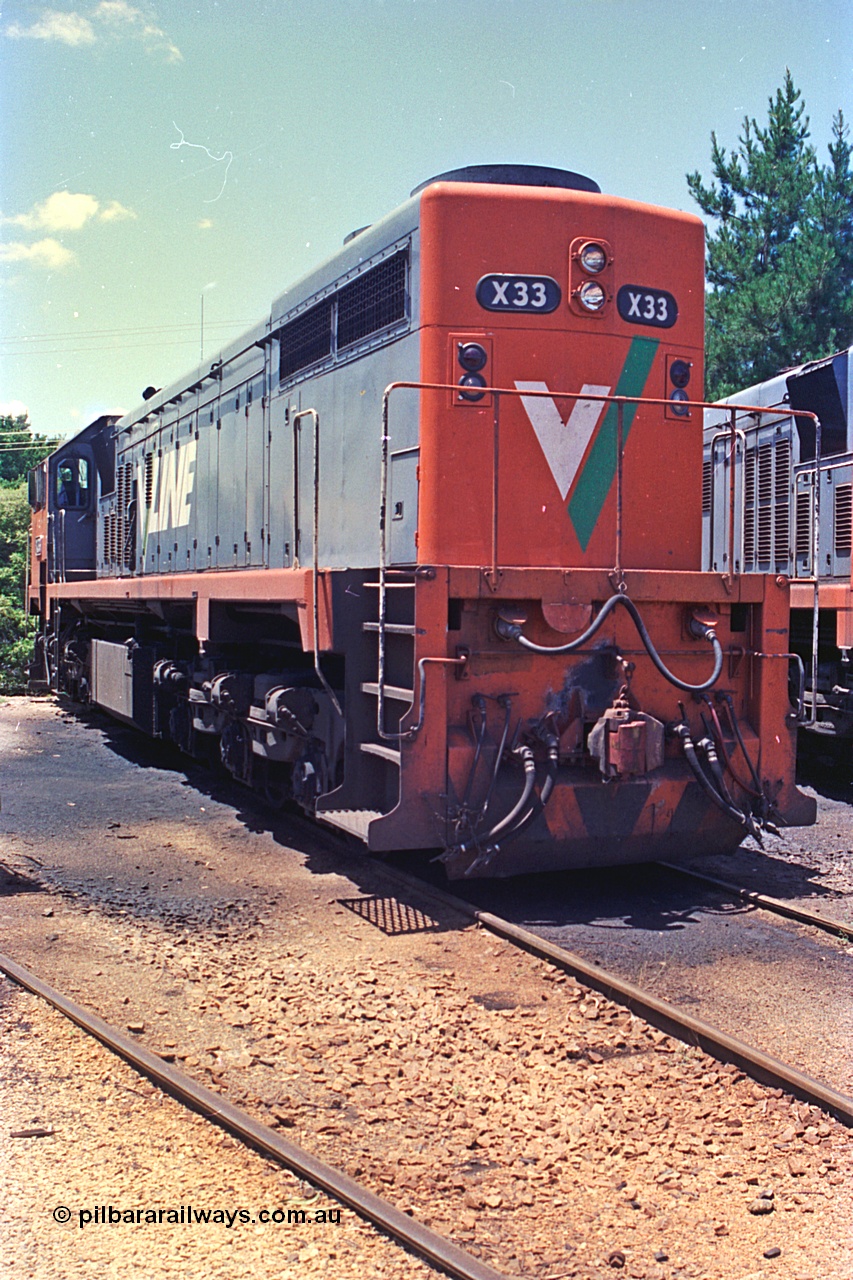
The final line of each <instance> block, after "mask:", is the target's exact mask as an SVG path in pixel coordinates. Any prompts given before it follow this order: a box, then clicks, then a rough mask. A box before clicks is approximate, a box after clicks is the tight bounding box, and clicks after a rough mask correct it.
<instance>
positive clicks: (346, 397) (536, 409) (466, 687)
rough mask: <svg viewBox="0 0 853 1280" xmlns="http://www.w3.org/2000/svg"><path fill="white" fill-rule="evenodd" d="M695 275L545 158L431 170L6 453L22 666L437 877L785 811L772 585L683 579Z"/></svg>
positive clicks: (635, 208)
mask: <svg viewBox="0 0 853 1280" xmlns="http://www.w3.org/2000/svg"><path fill="white" fill-rule="evenodd" d="M703 259H704V243H703V228H702V224H701V222H700V221H699V219H697V218H695V217H692V216H690V215H686V214H682V213H677V212H671V211H668V210H664V209H659V208H655V207H651V206H644V205H640V204H637V203H634V202H631V201H627V200H622V199H616V198H613V197H610V196H605V195H602V194H601V193H600V191H599V189H598V187H597V186H596V184H595V183H593V182H591V181H590V180H589V179H586V178H582V177H580V176H579V175H576V174H571V173H566V172H564V171H560V170H551V169H534V168H531V167H524V166H522V167H507V166H496V167H486V166H479V167H476V168H473V169H466V170H457V171H454V172H452V173H449V174H444V175H441V176H440V177H439V178H436V179H432V180H431V181H430V182H428V183H426V184H424V186H423V187H422V188H418V189H416V191H415V192H413V194H412V197H411V198H410V200H409V201H408V202H407V203H406V204H404V205H403V206H402V207H401V208H399V209H398V210H396V211H395V212H394V213H392V214H391V215H390V216H389V217H387V218H385V219H384V220H383V221H382V222H380V223H378V224H376V225H374V226H372V227H369V228H366V229H363V230H362V231H360V232H359V233H356V234H354V235H353V236H351V237H349V238H348V240H347V241H346V242H345V243H344V246H343V248H342V250H341V251H340V252H339V253H338V254H336V255H335V256H334V257H333V258H332V259H331V260H330V261H329V262H327V263H326V264H325V265H323V266H322V267H320V268H319V269H318V270H316V271H315V272H314V273H313V274H311V275H309V276H308V277H306V278H305V279H303V280H302V281H300V282H299V283H298V284H296V285H294V286H293V287H291V288H290V289H288V290H287V291H286V292H285V293H283V294H282V295H281V296H280V297H278V298H277V299H276V300H275V301H274V302H273V304H272V307H271V310H270V314H269V316H268V317H266V318H265V319H264V321H263V322H262V323H260V324H258V325H257V326H256V327H255V328H254V329H252V330H251V331H250V332H249V333H247V334H246V335H244V337H243V338H241V339H240V340H238V341H237V342H235V343H233V344H232V345H231V346H229V347H227V348H226V349H224V350H223V351H222V352H221V353H220V354H219V356H218V358H217V359H216V360H214V361H213V362H212V363H211V364H209V365H205V366H203V367H199V368H196V369H195V370H194V371H193V372H192V373H191V374H190V375H189V376H188V377H187V378H186V379H184V380H182V381H180V382H178V383H176V384H174V385H173V386H170V387H167V388H165V389H163V390H154V389H153V388H149V391H148V392H147V393H146V395H147V397H148V398H147V399H145V400H144V402H143V403H142V405H141V406H140V407H139V408H138V409H135V410H134V411H133V412H131V413H128V414H126V415H125V416H124V417H122V418H120V419H114V418H101V419H98V421H96V422H94V423H92V424H91V425H90V426H88V427H86V428H85V429H84V430H83V431H81V432H80V433H79V434H78V435H77V436H75V437H74V438H73V439H71V440H69V441H68V442H67V443H65V444H64V445H63V446H62V447H61V448H60V449H58V450H57V451H56V452H55V453H54V454H53V455H52V456H51V457H50V458H49V459H48V460H47V461H46V462H45V463H44V464H43V465H42V467H41V468H38V469H37V470H36V471H35V472H34V473H33V476H32V494H31V496H32V503H33V507H34V517H33V546H32V565H33V570H34V572H33V575H32V583H31V588H30V598H31V605H32V607H33V608H34V609H35V610H36V611H38V612H39V614H40V615H41V619H42V631H41V636H40V647H39V651H38V654H37V661H36V671H35V674H36V675H37V676H38V677H40V678H42V679H44V680H46V681H47V682H48V684H49V685H50V687H52V688H54V689H57V690H59V689H62V690H65V691H67V692H69V693H71V694H72V695H74V696H76V697H78V698H83V699H89V700H91V701H92V702H94V703H96V704H97V705H99V706H101V707H104V708H106V709H107V710H108V711H111V712H112V713H114V714H116V715H118V716H120V717H122V718H124V719H125V720H128V721H130V722H132V723H134V724H136V725H138V726H139V727H140V728H142V729H144V730H145V731H147V732H149V733H152V734H154V735H159V736H161V737H163V738H169V739H171V740H173V741H174V742H176V743H177V744H178V745H179V746H181V747H182V748H183V749H185V750H186V751H189V752H192V753H193V754H196V755H201V756H204V755H213V756H215V757H216V758H218V759H221V761H222V763H223V764H224V765H225V767H226V768H227V769H228V770H229V771H230V772H231V773H232V774H233V775H234V776H235V777H236V778H238V779H239V780H241V781H242V782H245V783H248V784H251V785H253V786H256V787H258V788H259V789H260V790H261V791H263V792H264V793H265V794H266V796H267V797H268V798H269V799H271V800H273V801H286V800H293V801H295V802H296V803H298V804H299V805H301V806H302V807H303V808H304V809H305V810H307V811H308V812H310V813H312V814H315V815H316V817H317V818H319V819H322V820H323V821H325V822H326V823H329V824H331V825H332V826H334V827H336V828H339V829H342V830H344V831H346V832H349V833H351V834H354V835H356V836H358V837H360V838H361V839H362V840H364V841H365V843H366V844H367V845H368V847H369V848H370V849H371V850H376V851H382V850H392V849H405V848H437V849H439V850H441V851H442V857H443V860H444V863H445V865H446V867H447V871H448V874H449V875H450V876H451V877H458V876H462V875H509V874H514V873H518V872H522V871H532V870H541V869H547V868H556V867H569V866H590V865H596V864H602V863H608V862H613V863H616V862H627V861H638V860H644V859H648V858H652V857H660V856H667V857H677V856H678V854H679V852H680V851H682V850H683V849H684V848H689V849H690V851H691V852H694V853H695V852H696V851H699V850H703V849H704V850H712V849H713V850H719V849H721V848H727V847H728V848H730V847H734V846H735V845H737V844H738V843H739V842H740V840H741V839H742V838H743V837H744V835H745V834H747V833H748V832H750V831H752V832H755V831H757V829H758V826H759V825H760V824H761V823H763V822H764V821H765V820H766V819H768V818H770V819H775V820H776V821H782V822H789V823H804V822H810V821H813V820H814V806H813V802H811V801H808V800H806V799H804V797H802V796H801V795H800V793H799V792H798V791H797V790H796V788H795V787H794V785H793V781H792V778H793V757H794V732H795V729H794V725H793V720H794V718H795V717H794V716H792V714H791V707H790V704H789V700H788V692H787V666H788V663H787V659H786V657H785V655H786V653H787V647H788V646H787V618H788V592H787V586H786V585H785V584H782V585H780V584H779V583H778V582H777V580H776V577H775V575H774V576H771V577H765V576H759V575H750V576H743V575H741V574H740V573H738V574H737V575H736V574H734V573H732V572H728V571H726V572H725V573H722V574H721V573H720V572H715V573H701V572H700V561H701V474H702V472H701V459H702V413H701V409H699V408H697V407H696V404H695V403H694V402H695V401H701V388H702V344H703V312H704V278H703Z"/></svg>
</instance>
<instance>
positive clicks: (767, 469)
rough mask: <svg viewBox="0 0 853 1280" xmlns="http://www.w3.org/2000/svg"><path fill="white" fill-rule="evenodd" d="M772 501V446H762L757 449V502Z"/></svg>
mask: <svg viewBox="0 0 853 1280" xmlns="http://www.w3.org/2000/svg"><path fill="white" fill-rule="evenodd" d="M772 499H773V445H772V444H762V445H760V446H759V449H758V502H759V505H760V504H761V503H763V502H771V501H772Z"/></svg>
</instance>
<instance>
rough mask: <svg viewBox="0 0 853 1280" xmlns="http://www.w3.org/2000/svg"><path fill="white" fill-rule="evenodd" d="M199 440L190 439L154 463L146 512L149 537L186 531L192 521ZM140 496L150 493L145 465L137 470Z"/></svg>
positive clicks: (154, 459)
mask: <svg viewBox="0 0 853 1280" xmlns="http://www.w3.org/2000/svg"><path fill="white" fill-rule="evenodd" d="M197 447H198V445H197V441H195V440H188V441H187V442H186V444H185V445H183V446H182V447H181V448H180V449H170V450H168V452H166V453H164V454H163V455H162V456H159V455H156V454H155V455H154V457H153V458H152V460H151V466H152V469H151V479H150V482H149V483H150V493H151V506H150V507H147V508H146V510H145V536H146V538H147V537H148V534H149V533H160V532H161V531H162V530H164V529H182V528H185V527H186V525H188V524H189V522H190V515H191V514H192V492H193V485H194V483H195V463H196V453H197ZM136 480H137V489H136V491H137V493H139V494H146V493H147V492H148V491H149V490H148V487H147V486H146V483H145V480H146V477H145V463H144V462H140V463H139V464H138V466H137V469H136Z"/></svg>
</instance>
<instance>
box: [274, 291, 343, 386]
mask: <svg viewBox="0 0 853 1280" xmlns="http://www.w3.org/2000/svg"><path fill="white" fill-rule="evenodd" d="M280 338H281V352H280V356H279V378H280V380H281V381H282V382H283V381H284V380H285V378H289V377H291V376H292V375H293V374H294V373H298V372H299V371H300V370H301V369H307V368H308V367H309V366H310V365H312V364H317V362H318V361H320V360H323V359H325V358H326V356H329V355H331V353H332V299H331V298H324V299H323V301H322V302H318V303H317V304H316V306H313V307H310V308H309V309H308V310H307V311H303V313H302V315H301V316H297V317H296V319H295V320H291V321H290V323H289V324H286V325H285V326H284V328H283V329H282V330H281V334H280Z"/></svg>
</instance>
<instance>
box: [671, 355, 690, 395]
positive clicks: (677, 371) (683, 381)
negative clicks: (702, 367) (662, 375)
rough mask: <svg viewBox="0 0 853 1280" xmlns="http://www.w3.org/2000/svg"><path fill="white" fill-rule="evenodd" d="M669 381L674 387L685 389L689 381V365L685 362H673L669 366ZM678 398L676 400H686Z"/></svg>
mask: <svg viewBox="0 0 853 1280" xmlns="http://www.w3.org/2000/svg"><path fill="white" fill-rule="evenodd" d="M669 380H670V382H671V383H672V385H673V386H674V387H686V386H687V384H688V382H689V381H690V365H689V363H688V361H687V360H673V362H672V364H671V365H670V366H669ZM686 398H687V397H686V396H679V397H678V399H679V400H682V399H686Z"/></svg>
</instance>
